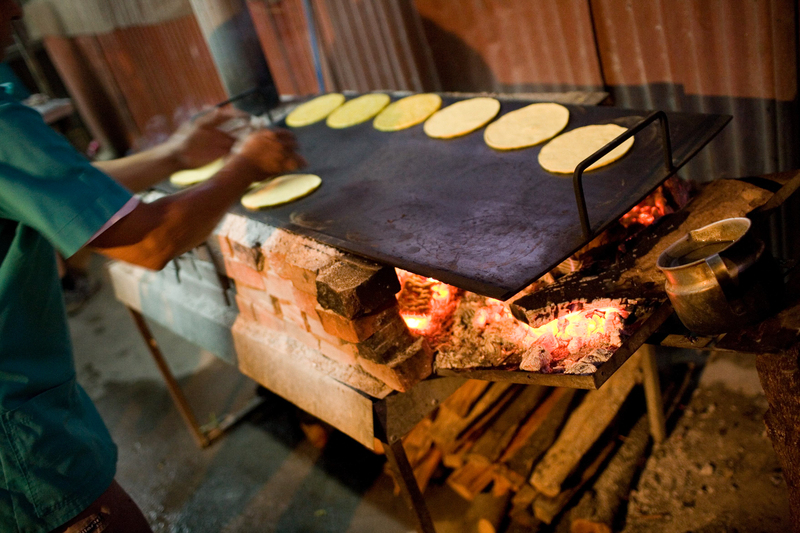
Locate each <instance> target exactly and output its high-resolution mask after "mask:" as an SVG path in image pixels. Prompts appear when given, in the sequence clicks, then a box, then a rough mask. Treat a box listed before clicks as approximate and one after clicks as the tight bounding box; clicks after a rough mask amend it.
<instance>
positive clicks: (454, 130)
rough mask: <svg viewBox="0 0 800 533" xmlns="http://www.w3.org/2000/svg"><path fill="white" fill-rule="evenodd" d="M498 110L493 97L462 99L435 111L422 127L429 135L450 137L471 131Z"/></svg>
mask: <svg viewBox="0 0 800 533" xmlns="http://www.w3.org/2000/svg"><path fill="white" fill-rule="evenodd" d="M499 111H500V102H498V101H497V100H495V99H494V98H486V97H480V98H471V99H469V100H462V101H460V102H456V103H455V104H452V105H449V106H447V107H445V108H444V109H442V110H440V111H437V112H436V113H434V115H433V116H432V117H431V118H429V119H428V120H427V121H426V122H425V126H424V127H423V129H424V130H425V133H427V134H428V136H429V137H433V138H435V139H451V138H453V137H459V136H461V135H466V134H467V133H470V132H473V131H475V130H477V129H478V128H480V127H482V126H484V125H485V124H487V123H488V122H489V121H490V120H492V119H493V118H494V117H495V116H497V113H498V112H499Z"/></svg>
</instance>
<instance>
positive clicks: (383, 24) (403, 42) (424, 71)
mask: <svg viewBox="0 0 800 533" xmlns="http://www.w3.org/2000/svg"><path fill="white" fill-rule="evenodd" d="M312 5H313V10H314V17H315V20H316V21H317V26H318V27H317V30H318V32H319V46H320V49H321V55H322V61H323V67H324V70H323V72H324V73H325V78H326V80H325V82H326V85H327V89H328V90H354V91H360V92H365V91H372V90H376V89H398V90H404V89H405V90H410V91H426V90H437V89H438V88H439V83H438V79H437V76H436V71H435V68H434V66H433V61H432V58H431V56H430V51H429V49H428V47H427V43H426V41H425V36H424V34H423V32H422V26H421V23H420V21H419V18H418V14H417V12H416V10H415V9H414V8H413V6H412V5H411V3H410V2H408V1H405V0H313V1H312Z"/></svg>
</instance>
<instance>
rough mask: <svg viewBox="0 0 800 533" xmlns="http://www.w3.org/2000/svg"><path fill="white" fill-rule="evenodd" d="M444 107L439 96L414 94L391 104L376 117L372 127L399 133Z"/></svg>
mask: <svg viewBox="0 0 800 533" xmlns="http://www.w3.org/2000/svg"><path fill="white" fill-rule="evenodd" d="M440 107H442V98H441V97H440V96H439V95H438V94H433V93H426V94H414V95H412V96H407V97H405V98H403V99H401V100H398V101H396V102H393V103H391V104H389V105H388V106H387V107H386V109H384V110H383V111H381V112H380V114H379V115H378V116H377V117H375V120H374V121H373V122H372V125H373V126H374V127H375V129H376V130H380V131H399V130H404V129H406V128H410V127H411V126H416V125H417V124H422V123H423V122H425V120H426V119H427V118H428V117H429V116H431V115H432V114H434V113H435V112H436V111H437V110H438V109H439V108H440Z"/></svg>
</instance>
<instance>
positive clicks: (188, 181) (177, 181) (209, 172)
mask: <svg viewBox="0 0 800 533" xmlns="http://www.w3.org/2000/svg"><path fill="white" fill-rule="evenodd" d="M224 165H225V160H224V159H222V158H219V159H217V160H216V161H212V162H211V163H209V164H207V165H204V166H202V167H198V168H192V169H189V170H180V171H178V172H176V173H175V174H173V175H172V176H170V177H169V182H170V183H172V184H173V185H175V186H176V187H188V186H189V185H194V184H195V183H200V182H202V181H206V180H207V179H209V178H210V177H211V176H213V175H214V174H216V173H217V172H219V171H220V169H221V168H222V167H223V166H224Z"/></svg>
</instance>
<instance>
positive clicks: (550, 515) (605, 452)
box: [533, 440, 617, 524]
mask: <svg viewBox="0 0 800 533" xmlns="http://www.w3.org/2000/svg"><path fill="white" fill-rule="evenodd" d="M616 448H617V443H616V442H615V441H614V440H612V441H611V442H609V443H608V444H606V445H605V446H603V448H602V449H601V450H600V452H599V453H598V454H597V456H596V457H595V458H594V459H593V460H592V462H591V463H589V465H588V466H587V467H586V468H584V469H583V470H582V471H581V472H580V477H579V478H578V480H577V482H576V483H575V484H574V485H572V486H570V487H569V488H568V489H566V490H563V491H561V492H560V493H559V494H558V495H557V496H556V497H555V498H548V497H547V496H545V495H543V494H542V495H540V496H538V497H537V498H536V500H534V502H533V514H534V515H535V516H536V518H538V519H539V520H541V521H542V522H544V523H545V524H550V523H552V522H553V519H554V518H555V517H557V516H558V515H559V514H560V513H561V511H562V510H564V507H566V505H567V504H568V503H569V502H570V500H572V498H573V497H575V495H576V494H577V493H578V492H579V491H580V490H581V489H582V488H583V487H584V486H585V485H586V484H587V483H588V482H589V481H590V480H591V479H592V478H593V477H594V476H595V474H597V472H598V470H599V469H600V466H601V465H603V463H605V461H606V459H608V458H609V456H610V455H611V453H612V452H613V451H614V450H615V449H616Z"/></svg>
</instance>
